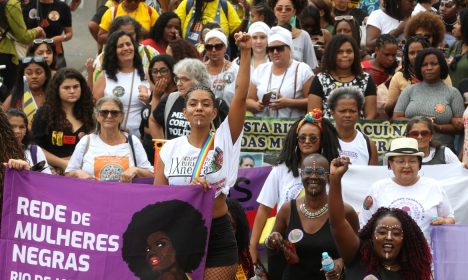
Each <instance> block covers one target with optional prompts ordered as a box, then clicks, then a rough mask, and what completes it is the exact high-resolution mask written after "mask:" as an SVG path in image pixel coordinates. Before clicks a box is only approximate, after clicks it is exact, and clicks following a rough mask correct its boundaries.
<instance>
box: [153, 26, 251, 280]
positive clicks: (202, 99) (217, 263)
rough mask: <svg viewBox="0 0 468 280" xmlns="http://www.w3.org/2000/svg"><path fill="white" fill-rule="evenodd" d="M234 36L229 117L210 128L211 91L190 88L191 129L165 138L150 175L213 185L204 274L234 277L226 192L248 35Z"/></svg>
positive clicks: (240, 117) (233, 167)
mask: <svg viewBox="0 0 468 280" xmlns="http://www.w3.org/2000/svg"><path fill="white" fill-rule="evenodd" d="M234 38H235V40H236V44H237V45H238V47H239V48H240V49H241V62H240V66H239V75H238V76H237V80H236V81H235V84H236V92H235V94H234V97H233V99H232V102H231V108H230V110H229V115H228V117H227V118H226V119H225V120H224V121H223V123H222V124H221V125H220V127H219V128H218V129H217V131H216V133H212V132H211V122H212V121H213V119H214V118H215V117H216V115H217V113H218V109H217V108H216V103H215V95H214V93H213V92H212V91H211V90H210V89H209V88H207V87H204V86H195V87H194V88H191V89H189V90H188V91H187V92H186V94H185V108H184V110H183V112H184V116H185V118H186V119H187V120H188V122H189V123H190V130H191V131H190V134H189V135H188V136H181V137H178V138H175V139H172V140H169V141H167V142H166V144H164V146H163V148H162V149H161V151H160V153H159V159H158V164H157V168H156V173H155V180H154V184H155V185H189V184H195V185H202V186H203V188H204V189H208V188H213V189H215V190H216V194H215V198H214V206H213V211H212V216H213V220H212V224H211V233H210V237H209V241H208V250H207V258H206V268H205V275H204V279H207V280H211V279H234V277H235V274H236V270H237V263H238V253H237V246H236V240H235V237H234V232H233V229H232V226H231V222H230V219H229V217H228V214H227V213H228V207H227V204H226V196H227V195H228V194H229V189H230V188H231V187H232V186H233V185H234V184H235V182H236V179H237V170H238V160H239V155H240V147H241V142H242V131H243V128H244V119H245V110H246V106H245V99H246V98H247V89H248V85H249V80H250V71H249V66H250V60H251V51H252V50H251V48H252V40H251V37H250V35H249V34H246V33H236V34H235V35H234ZM208 42H210V40H208Z"/></svg>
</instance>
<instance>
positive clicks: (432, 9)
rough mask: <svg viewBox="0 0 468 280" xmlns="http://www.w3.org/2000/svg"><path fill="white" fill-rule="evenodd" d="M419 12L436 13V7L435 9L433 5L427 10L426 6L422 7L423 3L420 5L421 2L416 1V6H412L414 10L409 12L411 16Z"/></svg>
mask: <svg viewBox="0 0 468 280" xmlns="http://www.w3.org/2000/svg"><path fill="white" fill-rule="evenodd" d="M421 12H434V13H437V9H435V8H434V7H431V10H430V11H428V10H426V8H424V6H423V5H421V3H418V4H417V5H416V7H414V10H413V12H412V13H411V16H413V17H414V16H415V15H417V14H419V13H421Z"/></svg>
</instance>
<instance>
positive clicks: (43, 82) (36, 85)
mask: <svg viewBox="0 0 468 280" xmlns="http://www.w3.org/2000/svg"><path fill="white" fill-rule="evenodd" d="M50 77H51V72H50V68H49V66H48V65H47V63H46V62H45V61H44V59H43V58H42V57H40V56H27V57H24V58H23V59H22V62H21V65H20V68H19V72H18V76H17V81H16V84H15V87H14V88H13V90H12V91H11V95H10V96H8V97H7V98H6V99H5V102H4V103H3V104H2V108H3V110H5V111H7V110H8V109H9V108H17V109H21V110H22V111H23V112H25V113H26V116H27V117H28V121H29V125H31V123H32V120H33V118H34V115H35V114H36V112H37V110H38V109H39V108H40V107H42V105H43V104H44V102H45V100H46V88H47V84H48V82H49V80H50Z"/></svg>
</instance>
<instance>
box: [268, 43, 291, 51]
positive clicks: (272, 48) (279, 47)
mask: <svg viewBox="0 0 468 280" xmlns="http://www.w3.org/2000/svg"><path fill="white" fill-rule="evenodd" d="M286 47H289V46H288V45H279V46H269V47H267V52H269V53H274V52H275V51H276V52H278V53H280V52H284V49H285V48H286Z"/></svg>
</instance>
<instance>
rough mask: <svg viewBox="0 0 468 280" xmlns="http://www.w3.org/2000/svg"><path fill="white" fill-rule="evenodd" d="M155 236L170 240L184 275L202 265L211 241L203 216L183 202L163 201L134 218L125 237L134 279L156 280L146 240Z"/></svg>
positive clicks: (124, 248) (125, 256) (126, 258)
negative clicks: (150, 263)
mask: <svg viewBox="0 0 468 280" xmlns="http://www.w3.org/2000/svg"><path fill="white" fill-rule="evenodd" d="M155 232H163V233H165V234H166V235H167V236H168V237H169V238H170V240H171V242H172V246H173V247H174V250H175V251H176V261H177V263H178V264H179V265H180V267H181V268H182V269H183V270H184V271H185V272H192V271H194V270H195V269H196V268H197V267H198V266H199V265H200V262H201V261H202V259H203V256H204V255H205V247H206V242H207V237H208V229H207V227H206V226H205V220H204V219H203V216H202V214H201V213H200V212H199V211H198V210H197V209H195V208H194V207H193V206H192V205H191V204H189V203H187V202H184V201H181V200H169V201H162V202H157V203H155V204H150V205H148V206H146V207H145V208H143V209H141V210H140V211H138V212H136V213H135V214H133V216H132V220H131V221H130V223H129V224H128V227H127V229H126V230H125V232H124V234H123V244H122V258H123V260H124V261H125V262H126V263H127V264H128V267H129V269H130V270H131V271H132V272H133V274H135V276H137V277H139V278H140V279H148V280H149V279H156V278H155V274H154V273H153V272H152V270H151V267H150V266H149V263H148V261H147V253H146V248H147V243H146V239H147V238H148V236H149V235H151V234H152V233H155Z"/></svg>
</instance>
